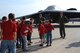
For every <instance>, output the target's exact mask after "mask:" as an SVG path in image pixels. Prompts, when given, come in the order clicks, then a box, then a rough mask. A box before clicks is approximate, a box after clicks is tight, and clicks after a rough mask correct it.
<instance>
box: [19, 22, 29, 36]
mask: <svg viewBox="0 0 80 53" xmlns="http://www.w3.org/2000/svg"><path fill="white" fill-rule="evenodd" d="M21 25H22V26H21V31H20V33H21V35H22V36H27V32H25V31H27V30H28V27H27V25H26V24H23V23H22V24H21Z"/></svg>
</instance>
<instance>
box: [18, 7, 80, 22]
mask: <svg viewBox="0 0 80 53" xmlns="http://www.w3.org/2000/svg"><path fill="white" fill-rule="evenodd" d="M60 12H63V14H64V16H66V17H67V18H68V19H70V18H80V11H77V10H66V11H61V10H54V6H49V7H48V8H47V9H46V10H44V11H41V12H37V13H33V14H30V15H25V16H26V17H27V18H33V19H34V23H39V14H42V15H43V17H45V18H48V19H52V20H53V23H58V22H59V19H60ZM21 17H23V16H21ZM21 17H18V19H20V18H21Z"/></svg>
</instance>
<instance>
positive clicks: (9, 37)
mask: <svg viewBox="0 0 80 53" xmlns="http://www.w3.org/2000/svg"><path fill="white" fill-rule="evenodd" d="M40 16H41V17H39V19H40V22H39V25H38V32H39V37H40V42H41V44H40V45H39V46H43V45H44V43H45V42H46V46H51V44H52V30H54V27H53V25H52V24H51V23H50V20H45V19H44V18H42V15H40ZM32 25H33V19H30V20H29V21H26V17H22V18H21V19H20V20H18V21H16V19H15V14H13V13H9V14H8V18H7V17H6V16H3V17H2V22H1V23H0V40H1V43H0V44H1V45H0V47H1V48H0V50H1V53H6V50H8V51H9V53H16V48H21V49H22V50H23V51H28V45H31V43H33V42H32V40H31V36H32V32H33V28H32Z"/></svg>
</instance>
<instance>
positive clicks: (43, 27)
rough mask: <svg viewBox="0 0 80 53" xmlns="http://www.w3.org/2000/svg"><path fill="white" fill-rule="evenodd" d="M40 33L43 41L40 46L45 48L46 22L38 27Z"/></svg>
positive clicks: (42, 22)
mask: <svg viewBox="0 0 80 53" xmlns="http://www.w3.org/2000/svg"><path fill="white" fill-rule="evenodd" d="M38 31H39V35H40V39H41V44H40V46H43V43H44V34H45V26H44V21H41V23H40V24H39V26H38Z"/></svg>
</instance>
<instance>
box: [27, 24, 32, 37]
mask: <svg viewBox="0 0 80 53" xmlns="http://www.w3.org/2000/svg"><path fill="white" fill-rule="evenodd" d="M28 30H29V31H28V33H27V36H29V35H31V34H32V32H33V30H32V25H30V26H28Z"/></svg>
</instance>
